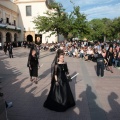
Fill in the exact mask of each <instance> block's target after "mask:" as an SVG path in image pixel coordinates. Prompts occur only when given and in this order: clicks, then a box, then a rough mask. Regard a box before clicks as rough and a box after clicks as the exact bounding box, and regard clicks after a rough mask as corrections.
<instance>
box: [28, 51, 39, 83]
mask: <svg viewBox="0 0 120 120" xmlns="http://www.w3.org/2000/svg"><path fill="white" fill-rule="evenodd" d="M28 67H29V72H30V81H31V82H33V81H34V82H35V84H37V83H38V80H37V77H38V68H39V61H38V58H37V55H36V51H35V50H34V49H33V50H32V51H31V52H30V54H29V57H28ZM33 77H34V78H33Z"/></svg>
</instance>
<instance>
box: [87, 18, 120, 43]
mask: <svg viewBox="0 0 120 120" xmlns="http://www.w3.org/2000/svg"><path fill="white" fill-rule="evenodd" d="M89 28H90V34H89V35H88V36H87V38H88V39H89V38H90V39H92V40H101V41H103V40H104V38H106V39H107V40H114V39H118V37H119V36H118V34H119V32H120V17H119V18H115V19H113V20H111V19H108V18H103V19H93V20H91V21H89Z"/></svg>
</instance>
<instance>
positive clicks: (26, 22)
mask: <svg viewBox="0 0 120 120" xmlns="http://www.w3.org/2000/svg"><path fill="white" fill-rule="evenodd" d="M17 5H18V10H19V12H20V15H19V25H20V26H21V28H22V30H24V28H25V30H26V31H35V33H36V34H38V32H37V30H35V25H34V23H33V22H32V21H33V19H34V17H36V16H38V15H41V16H44V15H45V14H44V13H45V12H46V11H47V10H48V8H47V7H46V4H45V2H31V3H30V2H28V3H18V4H17ZM26 6H31V9H32V10H31V11H32V16H26ZM48 34H49V33H47V34H44V35H42V42H43V43H45V42H46V39H47V38H46V37H47V36H48ZM23 35H24V33H23V32H22V34H21V37H22V36H23ZM52 41H54V42H55V41H57V38H56V36H55V35H52V36H51V37H50V38H48V42H52Z"/></svg>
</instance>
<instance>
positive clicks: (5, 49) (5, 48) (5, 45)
mask: <svg viewBox="0 0 120 120" xmlns="http://www.w3.org/2000/svg"><path fill="white" fill-rule="evenodd" d="M3 49H4V53H5V54H7V44H6V43H4V46H3Z"/></svg>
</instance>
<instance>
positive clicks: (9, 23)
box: [0, 0, 64, 43]
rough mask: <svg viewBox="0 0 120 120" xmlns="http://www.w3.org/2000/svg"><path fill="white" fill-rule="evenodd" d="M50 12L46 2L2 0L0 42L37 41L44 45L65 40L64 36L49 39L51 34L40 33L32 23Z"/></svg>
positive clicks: (39, 0) (0, 4)
mask: <svg viewBox="0 0 120 120" xmlns="http://www.w3.org/2000/svg"><path fill="white" fill-rule="evenodd" d="M47 10H50V9H49V8H48V7H47V5H46V0H14V1H13V2H12V1H11V0H1V1H0V20H1V21H0V42H2V43H3V42H10V41H11V42H13V41H29V42H32V41H35V40H36V39H38V38H40V40H41V42H42V43H46V42H48V43H52V42H58V39H59V41H62V40H64V38H63V37H62V36H59V38H58V37H57V36H56V35H52V36H51V37H48V36H49V34H50V33H45V34H42V33H38V31H37V30H36V29H35V25H34V23H33V22H32V21H33V19H34V17H36V16H37V15H41V16H44V15H45V14H44V13H45V12H46V11H47Z"/></svg>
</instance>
